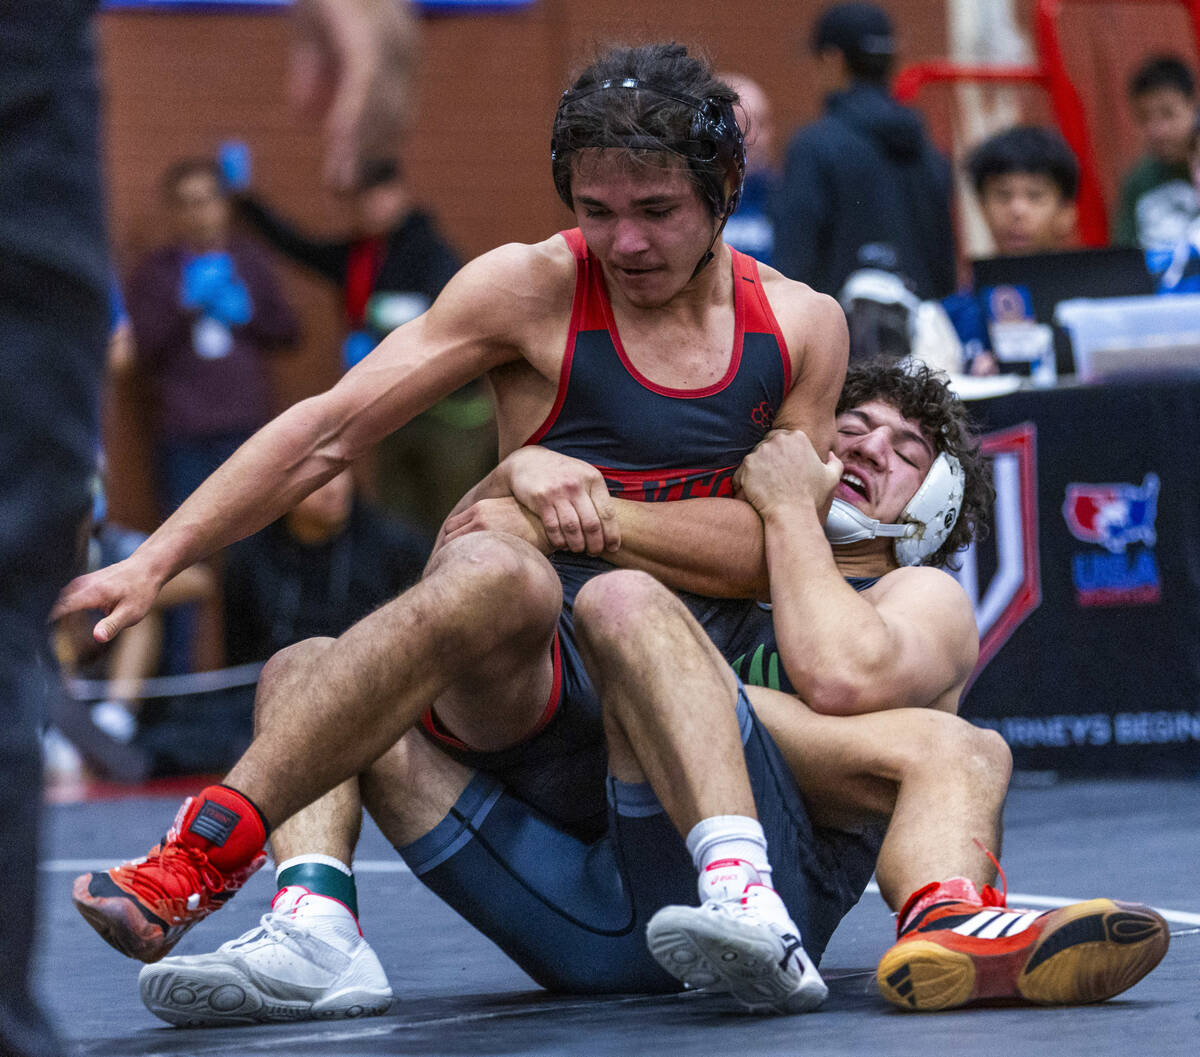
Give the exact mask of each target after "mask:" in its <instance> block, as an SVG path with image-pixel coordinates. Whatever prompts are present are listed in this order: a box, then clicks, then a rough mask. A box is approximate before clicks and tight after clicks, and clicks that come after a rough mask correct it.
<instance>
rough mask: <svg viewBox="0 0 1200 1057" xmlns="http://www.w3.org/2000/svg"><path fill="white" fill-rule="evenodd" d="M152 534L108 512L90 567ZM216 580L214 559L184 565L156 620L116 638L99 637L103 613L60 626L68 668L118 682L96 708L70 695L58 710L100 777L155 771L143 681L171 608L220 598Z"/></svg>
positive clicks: (128, 778) (129, 777)
mask: <svg viewBox="0 0 1200 1057" xmlns="http://www.w3.org/2000/svg"><path fill="white" fill-rule="evenodd" d="M100 509H101V511H102V510H103V502H102V500H101V503H100ZM145 539H146V536H145V534H144V533H141V532H137V531H136V530H134V529H130V528H126V527H124V526H122V525H117V524H114V523H113V522H111V521H108V520H107V519H105V518H104V516H103V513H101V515H100V518H99V519H98V520H97V521H96V523H95V524H94V526H93V528H92V533H91V537H90V538H89V541H88V562H87V567H88V569H89V570H91V569H101V568H104V567H105V566H108V565H114V564H116V563H117V562H119V561H123V560H124V559H125V558H128V557H129V556H130V555H131V554H132V553H133V552H134V550H136V549H137V548H138V547H139V546H140V545H141V544H142V542H143V541H144V540H145ZM216 586H217V585H216V578H215V577H214V576H213V574H212V572H211V570H210V569H209V568H208V566H206V565H204V564H198V565H193V566H190V567H189V568H187V569H184V570H183V572H181V573H179V574H178V575H177V576H175V577H174V578H173V579H172V580H170V581H169V582H168V583H167V585H166V588H165V589H164V590H163V592H162V593H161V594H160V595H159V596H158V598H157V599H156V600H155V603H154V607H153V609H151V611H150V613H149V614H148V618H149V619H147V620H143V621H142V622H141V623H140V624H138V625H136V626H135V627H130V628H125V629H124V630H123V631H122V632H121V633H120V634H119V635H118V636H117V637H116V638H115V639H114V640H113V641H112V642H109V643H97V642H96V641H95V640H94V639H93V638H92V636H91V629H92V626H93V625H94V624H95V622H96V620H97V619H98V618H99V616H101V615H102V614H97V613H84V614H79V613H73V614H71V615H69V616H67V617H64V618H63V619H62V620H60V621H59V622H58V623H57V625H56V626H55V652H56V654H57V657H58V661H59V663H60V664H61V665H62V667H63V669H64V671H65V672H66V673H67V674H69V675H73V676H76V677H80V678H91V679H102V680H108V681H110V683H111V693H110V695H109V696H108V697H106V698H104V699H102V700H99V701H96V702H95V703H94V704H92V705H91V706H90V707H88V706H87V705H86V704H84V703H83V702H81V701H63V702H58V703H55V705H54V706H53V707H52V709H51V716H52V719H53V722H54V725H55V727H56V728H58V729H60V730H61V731H62V732H63V733H64V734H65V735H66V737H67V738H68V740H69V741H70V742H71V743H72V744H73V745H74V747H75V749H76V750H77V751H78V753H79V755H80V756H81V757H82V759H83V760H84V761H86V762H87V764H88V765H89V767H90V768H91V769H92V770H93V771H94V772H95V773H97V774H98V775H99V776H100V777H103V778H112V779H115V780H117V781H122V782H139V781H142V780H144V779H145V778H147V777H149V776H150V774H151V773H152V771H153V770H154V760H153V754H152V753H150V752H148V751H147V750H146V749H145V748H144V747H143V746H142V745H140V744H138V743H137V735H138V734H139V726H140V724H141V723H142V721H143V719H144V718H145V717H143V715H142V704H143V702H142V698H141V693H140V691H141V683H142V681H143V680H145V679H147V678H148V677H150V676H153V675H155V674H156V673H157V672H158V669H159V658H160V652H161V649H162V642H163V618H164V615H165V614H166V613H167V612H168V611H169V610H171V609H173V608H175V607H177V606H181V605H188V604H192V603H209V602H212V601H214V600H215V598H216ZM152 718H154V717H152Z"/></svg>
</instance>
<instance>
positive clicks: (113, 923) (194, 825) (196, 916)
mask: <svg viewBox="0 0 1200 1057" xmlns="http://www.w3.org/2000/svg"><path fill="white" fill-rule="evenodd" d="M216 790H217V796H216V798H215V799H214V798H213V797H211V796H209V795H208V794H211V793H213V788H211V787H210V789H206V790H205V791H204V793H201V794H200V796H198V797H189V798H188V799H187V800H185V801H184V803H183V806H182V807H181V808H180V809H179V813H178V814H177V815H176V816H175V822H174V824H173V825H172V826H171V829H170V831H169V832H168V833H167V835H166V837H164V838H163V840H162V841H161V842H160V843H159V844H156V845H155V846H154V847H153V848H151V849H150V851H149V852H148V853H147V854H146V855H145V856H144V857H143V858H141V859H133V860H131V861H130V862H125V863H121V865H119V866H114V867H113V868H112V869H111V870H106V871H104V872H103V873H94V874H92V873H88V874H83V875H82V876H81V877H77V878H75V884H74V886H73V888H72V893H71V894H72V897H73V899H74V902H75V906H76V907H77V908H78V910H79V912H80V913H81V914H82V915H83V916H84V918H85V919H86V920H87V922H88V924H89V925H91V926H92V928H94V929H95V930H96V931H97V932H98V933H100V935H101V937H102V938H103V939H104V940H105V942H107V943H108V944H110V945H111V946H113V947H115V948H116V949H117V950H119V951H120V952H121V953H122V954H124V955H127V956H128V957H130V958H136V959H138V961H143V962H156V961H158V960H159V959H160V958H162V957H163V956H164V955H165V954H167V953H168V952H169V951H170V950H171V948H172V947H174V946H175V944H176V943H178V942H179V940H180V938H181V937H182V936H183V934H184V933H185V932H187V930H188V929H190V928H191V927H192V926H193V925H195V924H196V923H197V922H198V921H202V920H203V919H204V918H206V917H208V915H209V914H211V913H212V912H213V911H214V910H218V909H219V908H220V907H221V906H223V905H224V904H225V903H226V902H227V901H228V900H229V899H230V898H231V897H232V896H233V895H234V893H235V892H237V890H238V889H239V888H241V887H242V885H243V884H245V882H246V880H247V878H249V877H250V875H251V874H253V873H254V871H255V870H257V869H258V868H259V867H260V866H262V864H263V863H265V862H266V861H267V856H266V853H265V852H263V851H262V845H263V843H264V841H265V839H266V827H265V826H264V824H263V822H262V820H261V816H259V815H258V812H257V810H254V809H253V804H251V803H250V801H248V800H246V799H245V798H244V797H241V796H240V794H237V793H235V792H234V791H233V790H230V789H226V788H224V787H216ZM229 794H233V795H232V797H231V796H230V795H229ZM239 802H240V803H239ZM243 805H245V806H247V807H249V808H250V809H251V810H250V811H248V812H247V811H245V810H244V809H243V810H242V811H240V812H239V811H238V810H236V809H237V808H239V807H242V806H243ZM230 838H233V839H230ZM214 859H215V860H216V861H215V862H214Z"/></svg>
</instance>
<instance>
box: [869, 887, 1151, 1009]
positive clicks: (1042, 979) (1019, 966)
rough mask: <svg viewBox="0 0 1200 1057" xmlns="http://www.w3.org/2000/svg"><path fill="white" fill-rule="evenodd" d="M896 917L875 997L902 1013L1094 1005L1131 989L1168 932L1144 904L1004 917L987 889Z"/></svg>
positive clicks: (1078, 906) (1108, 902) (1090, 904)
mask: <svg viewBox="0 0 1200 1057" xmlns="http://www.w3.org/2000/svg"><path fill="white" fill-rule="evenodd" d="M936 887H937V886H936V885H930V886H926V887H925V888H922V889H919V890H918V891H917V892H915V893H914V894H913V896H912V897H911V898H910V899H909V901H908V903H907V904H906V906H905V908H904V910H903V911H902V912H901V913H900V917H899V921H900V922H902V923H903V924H902V926H900V927H899V928H898V930H897V931H898V933H899V941H898V942H897V943H896V945H895V946H894V947H892V948H891V949H890V950H889V951H888V952H887V953H886V954H885V955H884V956H883V959H882V960H881V961H880V963H879V968H878V969H877V970H876V973H875V978H876V980H877V981H878V983H879V990H880V991H881V992H882V993H883V997H884V998H886V999H887V1000H888V1001H889V1002H891V1003H892V1004H893V1005H896V1006H899V1007H900V1008H901V1009H906V1010H918V1011H933V1010H939V1009H955V1008H957V1007H959V1006H965V1005H969V1004H974V1003H990V1002H995V1003H997V1004H1001V1003H1005V1002H1030V1003H1035V1004H1038V1005H1076V1004H1080V1003H1085V1002H1101V1001H1103V1000H1104V999H1106V998H1112V996H1113V995H1117V994H1120V993H1121V992H1122V991H1125V990H1127V989H1128V988H1130V987H1132V986H1133V985H1134V984H1136V983H1137V982H1138V981H1139V980H1140V979H1142V977H1143V976H1145V975H1146V974H1147V973H1148V972H1150V970H1151V969H1153V968H1154V967H1155V966H1156V965H1157V964H1158V963H1159V962H1160V961H1161V960H1162V957H1163V955H1164V954H1166V952H1167V945H1168V943H1169V942H1170V933H1169V931H1168V929H1167V923H1166V921H1164V920H1163V918H1162V917H1161V916H1160V915H1159V914H1157V913H1155V912H1154V911H1153V910H1151V909H1150V908H1149V907H1147V906H1142V905H1141V904H1138V903H1120V902H1117V901H1116V900H1113V899H1091V900H1088V901H1086V902H1083V903H1072V904H1071V905H1070V906H1065V907H1060V908H1058V909H1057V910H1050V911H1037V910H1010V909H1009V908H1008V907H1007V905H1006V903H1005V899H1004V897H1003V896H1002V895H1001V894H1000V893H998V892H997V891H996V890H995V889H993V888H992V887H991V886H990V885H989V886H987V887H985V888H984V889H983V892H982V894H981V896H980V900H981V901H980V902H979V903H968V902H957V901H954V900H949V901H946V902H934V903H932V904H931V905H929V906H927V907H925V909H924V910H922V911H920V912H919V913H917V914H915V915H912V916H911V920H910V915H909V908H910V907H912V906H913V905H914V904H915V903H916V902H917V901H918V899H920V897H922V896H923V895H926V894H927V893H929V892H930V890H931V889H932V888H936Z"/></svg>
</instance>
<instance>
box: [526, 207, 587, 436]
mask: <svg viewBox="0 0 1200 1057" xmlns="http://www.w3.org/2000/svg"><path fill="white" fill-rule="evenodd" d="M559 234H560V235H561V236H562V237H563V239H564V240H565V241H566V243H567V245H568V246H570V247H571V252H572V253H573V254H574V255H575V296H574V297H573V298H572V300H571V326H570V329H569V330H568V331H567V346H566V348H565V349H564V350H563V362H562V367H560V368H559V371H558V392H556V393H555V394H554V406H553V407H552V408H550V413H549V414H548V415H546V417H545V419H543V420H542V424H541V425H540V426H538V428H537V429H536V430H534V432H533V433H532V434H531V435H530V437H529V439H528V440H526V441H525V442H524V444H522V445H521V447H524V446H525V445H526V444H536V443H537V442H538V441H540V440H541V439H542V437H544V436H545V435H546V433H547V432H548V431H549V429H550V427H551V426H553V425H554V423H555V422H556V421H557V420H558V414H559V412H560V411H562V406H563V402H564V401H565V400H566V399H567V388H568V386H569V385H570V383H571V361H572V360H574V358H575V338H576V336H577V335H578V334H579V322H580V320H581V319H582V318H583V309H584V305H585V303H586V300H587V294H588V249H587V244H586V243H585V242H584V241H583V232H581V231H580V230H579V229H578V228H574V229H572V230H571V231H560V232H559Z"/></svg>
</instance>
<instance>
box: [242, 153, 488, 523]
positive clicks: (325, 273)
mask: <svg viewBox="0 0 1200 1057" xmlns="http://www.w3.org/2000/svg"><path fill="white" fill-rule="evenodd" d="M222 170H223V172H224V174H225V178H226V181H227V185H228V186H230V188H231V189H232V190H233V191H234V192H235V201H236V203H237V209H238V214H239V216H240V217H242V218H243V219H244V220H245V221H246V222H247V223H248V224H249V225H250V226H251V227H252V228H253V229H254V230H255V231H257V232H258V233H259V234H260V235H261V236H262V237H263V238H265V239H266V240H267V241H268V242H269V243H270V244H271V245H272V246H274V247H275V248H276V249H277V250H279V251H280V252H281V253H283V254H284V255H285V256H287V257H288V258H290V259H291V260H293V261H295V262H296V263H297V264H300V265H302V266H303V267H305V268H308V269H309V270H311V271H313V272H314V273H316V274H317V275H318V276H320V277H321V278H323V279H325V280H326V281H328V282H330V283H332V284H334V285H335V286H336V287H337V288H338V289H339V290H340V291H341V293H342V298H343V306H344V311H345V319H344V322H345V326H346V330H347V336H346V340H345V345H344V347H343V359H344V362H345V365H346V366H347V367H352V366H354V364H356V363H357V362H358V361H359V360H361V359H362V358H363V357H364V356H366V355H367V354H368V353H369V352H370V351H371V349H373V348H374V347H375V345H376V344H377V343H378V342H379V341H380V340H381V339H382V338H383V337H384V336H385V335H386V334H387V333H388V332H389V331H391V330H393V329H395V328H396V327H398V326H400V325H401V324H403V323H407V322H408V321H409V320H410V319H414V318H415V317H417V316H419V315H420V314H421V313H422V312H424V311H425V310H426V309H427V308H428V307H429V306H430V305H431V304H432V303H433V300H434V298H436V297H437V295H438V294H439V293H440V292H441V290H442V287H443V286H445V285H446V283H447V282H449V280H450V278H451V277H452V276H453V275H454V273H455V272H456V271H458V268H459V266H460V263H461V262H460V260H459V257H458V254H457V253H456V252H455V250H454V249H453V248H452V247H451V246H450V244H449V243H448V242H447V241H446V240H445V239H444V238H443V237H442V235H441V233H440V232H439V231H438V229H437V225H436V223H435V222H434V219H433V217H432V216H431V215H430V214H429V213H427V212H425V211H424V210H422V209H420V208H419V207H418V206H417V205H416V203H415V202H414V200H413V197H412V194H411V193H410V192H409V190H408V187H407V184H406V183H405V180H404V173H403V170H402V169H401V166H400V163H399V162H398V161H396V160H395V159H394V158H390V157H389V158H376V159H372V160H369V161H368V162H367V163H366V164H364V166H363V167H362V169H361V172H360V174H359V179H358V182H357V184H356V185H355V187H354V188H353V189H352V190H351V191H350V192H349V193H348V195H347V200H348V202H349V205H350V210H351V214H352V216H353V227H352V230H351V231H350V232H348V233H347V234H345V235H342V236H340V237H335V238H318V237H316V236H313V235H311V234H307V233H304V232H301V231H300V230H298V229H297V228H296V227H295V226H294V225H293V224H292V223H291V222H290V221H288V220H286V219H284V218H283V217H282V216H280V215H279V214H278V213H276V212H275V211H273V210H272V209H271V208H270V207H269V206H268V205H267V204H266V203H265V202H264V201H263V200H262V199H261V198H259V197H258V196H256V195H254V194H252V193H250V191H249V186H250V174H249V164H248V154H247V152H246V149H245V148H244V147H242V146H240V145H237V144H227V145H226V146H225V148H223V150H222ZM491 421H492V415H491V405H490V403H489V400H488V397H487V395H486V392H485V390H484V388H483V386H482V385H481V384H479V383H473V384H471V385H468V386H466V387H464V388H463V389H461V390H460V391H459V392H458V393H456V394H454V395H453V396H451V397H448V398H447V399H446V400H444V401H442V402H441V403H440V404H438V405H437V406H436V407H434V408H431V409H430V410H429V411H427V412H426V413H425V414H424V415H421V416H419V417H418V418H417V419H415V420H414V421H413V422H411V423H409V424H408V425H407V426H405V427H404V428H403V429H401V430H399V431H397V433H395V434H393V435H392V436H390V437H389V438H387V439H386V440H384V441H383V442H382V443H381V444H380V446H379V450H378V455H379V464H378V492H379V497H380V500H381V502H382V503H383V505H384V506H385V507H387V508H388V509H389V510H392V511H395V512H398V513H401V514H403V515H404V516H411V517H416V518H418V519H419V520H420V521H421V522H422V524H423V526H424V527H425V529H426V530H427V531H428V532H429V533H430V534H431V535H432V534H433V533H434V532H436V530H437V528H438V526H440V525H441V522H442V520H443V519H444V518H445V516H446V514H448V513H449V512H450V509H451V507H453V505H454V504H455V503H456V502H457V501H458V499H459V498H460V497H461V496H462V495H463V493H465V492H466V490H467V489H468V488H470V487H471V486H472V485H473V484H474V483H475V482H476V481H477V480H479V479H480V478H481V477H483V476H484V475H486V473H487V472H488V471H489V470H490V469H491V468H492V466H494V465H495V461H496V451H495V439H494V436H493V430H492V427H491Z"/></svg>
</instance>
